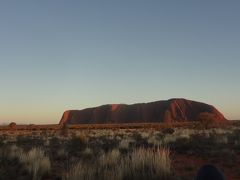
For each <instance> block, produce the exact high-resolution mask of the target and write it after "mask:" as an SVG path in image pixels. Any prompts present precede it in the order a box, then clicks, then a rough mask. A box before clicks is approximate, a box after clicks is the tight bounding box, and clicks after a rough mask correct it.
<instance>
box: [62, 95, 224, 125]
mask: <svg viewBox="0 0 240 180" xmlns="http://www.w3.org/2000/svg"><path fill="white" fill-rule="evenodd" d="M201 114H204V115H206V114H208V115H209V117H211V118H213V120H215V121H224V120H226V119H225V117H224V116H223V114H221V113H220V112H219V111H218V110H217V109H216V108H215V107H213V106H211V105H208V104H205V103H201V102H196V101H190V100H186V99H169V100H166V101H156V102H151V103H142V104H133V105H126V104H111V105H103V106H99V107H94V108H88V109H83V110H69V111H66V112H64V114H63V116H62V119H61V120H60V123H59V124H65V123H66V124H102V123H108V124H109V123H150V122H179V121H197V120H198V117H199V116H201Z"/></svg>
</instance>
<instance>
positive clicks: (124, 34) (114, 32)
mask: <svg viewBox="0 0 240 180" xmlns="http://www.w3.org/2000/svg"><path fill="white" fill-rule="evenodd" d="M239 7H240V1H237V0H235V1H234V0H225V1H222V0H212V1H209V0H203V1H192V0H183V1H179V0H175V1H174V0H165V1H164V0H163V1H158V0H151V1H149V0H144V1H143V0H121V1H113V0H108V1H106V0H102V1H92V0H86V1H77V0H70V1H67V0H65V1H63V0H51V1H49V0H41V1H32V0H28V1H27V0H21V1H19V0H12V1H8V0H4V1H1V2H0V89H1V90H0V124H1V123H8V122H11V121H14V122H16V123H19V124H21V123H25V124H30V123H31V124H46V123H50V124H52V123H58V122H59V120H60V119H61V116H62V114H63V112H64V111H65V110H69V109H84V108H87V107H93V106H98V105H102V104H115V103H125V104H133V103H142V102H151V101H157V100H166V99H170V98H186V99H191V100H196V101H201V102H205V103H209V104H212V105H214V106H215V107H216V108H217V109H219V110H220V111H221V112H222V113H223V114H224V115H225V116H226V117H227V118H228V119H240V94H239V92H240V82H239V81H240V80H239V78H240V21H239V19H240V11H239Z"/></svg>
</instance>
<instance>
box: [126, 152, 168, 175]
mask: <svg viewBox="0 0 240 180" xmlns="http://www.w3.org/2000/svg"><path fill="white" fill-rule="evenodd" d="M169 154H170V153H169V150H168V149H167V148H157V149H144V148H138V149H135V150H134V151H133V152H132V154H131V155H130V156H128V157H127V158H126V159H125V161H124V168H125V170H124V172H125V174H124V176H125V177H126V178H127V179H159V178H160V179H164V178H165V179H167V178H168V177H169V176H170V174H171V160H170V156H169Z"/></svg>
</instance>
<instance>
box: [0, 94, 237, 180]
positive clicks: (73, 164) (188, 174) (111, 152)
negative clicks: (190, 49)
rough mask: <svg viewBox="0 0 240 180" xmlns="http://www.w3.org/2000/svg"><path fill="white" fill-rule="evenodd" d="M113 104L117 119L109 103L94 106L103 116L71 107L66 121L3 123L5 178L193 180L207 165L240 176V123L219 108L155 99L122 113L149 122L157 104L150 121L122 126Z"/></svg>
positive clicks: (0, 154)
mask: <svg viewBox="0 0 240 180" xmlns="http://www.w3.org/2000/svg"><path fill="white" fill-rule="evenodd" d="M162 104H164V105H165V106H162ZM173 104H174V106H173ZM176 104H177V105H176ZM108 106H110V107H109V108H110V109H111V111H112V113H111V115H112V116H111V117H112V118H110V119H109V116H108V115H109V114H108V115H107V113H106V111H107V112H109V111H108V109H109V108H106V107H105V106H101V107H103V111H99V109H97V108H96V109H97V110H96V109H93V110H96V111H95V112H97V115H100V117H97V116H96V114H94V115H89V116H86V113H84V112H82V111H73V112H74V113H75V114H77V113H78V116H77V118H73V117H74V113H73V115H72V114H71V111H67V115H68V116H67V115H66V112H65V113H64V115H63V117H62V119H61V120H60V122H59V125H34V124H30V125H17V124H16V123H11V124H9V125H8V126H1V127H0V137H1V138H0V179H2V180H6V179H9V180H11V179H12V180H14V179H22V180H23V179H29V180H30V179H33V180H47V179H49V180H50V179H59V180H60V179H63V180H77V179H86V180H91V179H102V180H105V179H106V180H108V179H109V180H113V179H116V180H117V179H119V180H121V179H122V180H125V179H136V180H137V179H170V180H171V179H172V180H175V179H176V180H178V179H179V180H191V179H193V178H194V177H195V176H196V173H197V171H198V170H199V168H200V167H201V166H202V165H204V164H214V165H215V166H216V167H217V168H219V169H220V170H221V171H222V172H224V174H225V176H226V178H227V179H230V180H231V179H233V180H234V179H239V178H240V174H239V172H240V169H239V167H238V166H235V165H236V164H238V163H239V162H240V136H239V134H240V123H239V122H238V121H228V120H226V119H225V118H224V116H223V115H222V114H221V113H220V112H218V111H217V110H216V109H215V108H214V107H213V106H210V105H207V104H204V103H198V102H195V101H189V100H185V99H171V100H168V101H159V102H155V103H147V105H146V104H145V106H144V105H143V107H144V108H142V111H136V108H132V106H128V107H130V108H128V107H125V109H124V110H122V111H120V110H119V112H118V114H120V116H121V117H124V116H125V115H126V114H124V113H126V112H127V113H128V114H127V116H126V117H132V118H134V119H135V118H136V115H137V117H138V119H139V120H141V121H142V118H140V117H142V112H146V109H145V108H146V107H148V106H151V108H150V110H149V107H148V111H147V112H146V113H147V115H148V116H147V117H148V118H149V122H147V121H146V122H145V123H144V122H135V121H133V122H132V123H130V121H131V118H128V119H125V120H127V121H128V123H126V122H125V123H119V120H120V119H118V118H119V116H116V114H115V113H116V112H117V109H115V107H118V108H119V107H120V106H117V105H108ZM134 106H136V105H134ZM137 106H138V105H137ZM196 107H197V108H196ZM106 109H107V110H106ZM83 111H85V110H83ZM87 111H89V109H88V110H87ZM90 111H91V109H90ZM91 112H93V111H91ZM104 112H105V113H104ZM153 112H154V113H153ZM163 112H164V113H163ZM166 112H167V113H166ZM69 114H71V115H70V116H69ZM82 114H85V116H84V118H82V117H81V116H82ZM88 114H89V113H88ZM153 114H154V116H152V115H153ZM162 114H166V115H163V116H162ZM89 117H93V119H96V120H97V122H98V120H99V118H100V119H101V120H102V122H101V123H99V124H97V123H96V122H95V121H90V120H89V119H88V118H89ZM162 117H163V118H162ZM189 117H191V118H192V120H190V119H189ZM158 118H159V120H157V119H158ZM176 118H178V119H176ZM194 118H195V119H194ZM72 119H74V121H72ZM82 119H85V120H86V121H84V122H87V120H88V121H89V123H88V124H86V123H85V124H83V123H81V121H82ZM161 119H162V120H161ZM166 119H167V121H165V120H166ZM77 120H79V122H80V123H77ZM108 120H110V121H111V122H113V123H109V122H108ZM152 121H154V122H152ZM73 122H74V123H73ZM107 122H108V123H107Z"/></svg>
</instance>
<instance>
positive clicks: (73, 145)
mask: <svg viewBox="0 0 240 180" xmlns="http://www.w3.org/2000/svg"><path fill="white" fill-rule="evenodd" d="M68 143H69V144H68V145H69V148H70V149H72V150H76V149H78V150H83V149H85V148H86V146H87V143H88V137H87V136H86V135H85V134H84V133H79V134H78V135H76V136H73V137H72V138H71V139H70V140H69V142H68Z"/></svg>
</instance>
